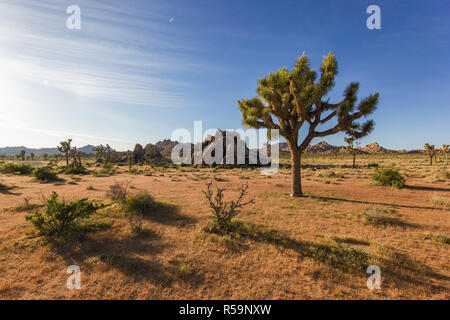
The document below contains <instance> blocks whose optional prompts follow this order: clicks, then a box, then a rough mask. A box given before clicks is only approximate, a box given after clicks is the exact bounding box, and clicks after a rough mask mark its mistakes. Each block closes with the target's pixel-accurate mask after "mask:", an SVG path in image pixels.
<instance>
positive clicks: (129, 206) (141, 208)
mask: <svg viewBox="0 0 450 320" xmlns="http://www.w3.org/2000/svg"><path fill="white" fill-rule="evenodd" d="M154 206H155V201H154V200H153V197H152V196H151V195H149V194H148V193H147V192H141V193H138V194H135V195H129V196H127V199H126V202H125V208H126V210H127V211H128V212H131V213H133V212H134V213H140V214H143V215H145V214H148V213H150V211H151V210H152V208H154Z"/></svg>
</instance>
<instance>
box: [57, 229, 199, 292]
mask: <svg viewBox="0 0 450 320" xmlns="http://www.w3.org/2000/svg"><path fill="white" fill-rule="evenodd" d="M51 245H52V251H54V252H55V253H56V254H58V255H59V256H61V257H62V258H63V259H64V260H65V261H66V263H67V266H69V265H78V266H80V267H81V268H82V269H83V268H86V267H87V268H94V267H95V266H98V265H102V266H103V267H105V268H107V269H113V270H117V271H118V272H120V273H121V274H123V275H125V276H127V277H129V278H130V279H132V280H133V281H135V282H140V281H149V282H151V283H155V284H160V285H163V286H171V285H172V283H174V282H176V281H182V282H183V283H185V284H187V285H191V286H196V285H198V284H199V283H200V281H201V280H202V273H201V269H200V268H199V267H198V266H195V268H193V270H195V272H191V270H190V269H189V270H188V272H187V271H186V266H185V265H184V264H180V265H173V264H170V265H169V266H164V265H163V264H162V263H161V262H159V261H158V260H157V259H155V258H154V257H155V256H156V255H158V254H160V253H162V252H164V251H165V250H166V249H168V246H167V245H166V244H164V243H162V242H161V237H160V236H159V235H158V234H157V233H155V232H154V231H152V230H148V229H144V230H142V231H141V232H140V233H138V234H134V235H130V236H128V237H125V238H117V237H115V236H114V235H111V234H106V233H104V234H101V235H100V234H97V235H95V236H91V235H90V236H86V237H85V238H84V239H82V240H81V241H68V242H63V243H52V244H51ZM180 270H181V271H180ZM180 275H181V276H180Z"/></svg>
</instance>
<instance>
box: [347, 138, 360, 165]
mask: <svg viewBox="0 0 450 320" xmlns="http://www.w3.org/2000/svg"><path fill="white" fill-rule="evenodd" d="M344 140H345V142H346V143H347V144H348V146H345V147H344V148H345V149H346V150H348V151H349V152H350V154H351V155H352V156H353V166H352V167H353V168H356V154H357V151H356V150H358V147H359V143H358V142H356V148H355V147H354V146H353V142H355V140H356V138H355V137H348V138H347V137H346V138H344Z"/></svg>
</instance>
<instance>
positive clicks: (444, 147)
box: [441, 144, 450, 165]
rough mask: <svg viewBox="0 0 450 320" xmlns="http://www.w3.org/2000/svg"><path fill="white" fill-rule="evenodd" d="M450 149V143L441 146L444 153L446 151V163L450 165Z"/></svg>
mask: <svg viewBox="0 0 450 320" xmlns="http://www.w3.org/2000/svg"><path fill="white" fill-rule="evenodd" d="M449 150H450V144H444V145H442V147H441V151H442V153H445V164H446V165H448V152H449Z"/></svg>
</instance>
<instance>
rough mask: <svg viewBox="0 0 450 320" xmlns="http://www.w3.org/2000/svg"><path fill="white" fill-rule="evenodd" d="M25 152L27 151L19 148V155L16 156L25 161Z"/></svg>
mask: <svg viewBox="0 0 450 320" xmlns="http://www.w3.org/2000/svg"><path fill="white" fill-rule="evenodd" d="M26 153H27V152H26V151H25V150H20V152H19V156H18V157H19V158H20V160H22V161H25V154H26Z"/></svg>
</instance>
